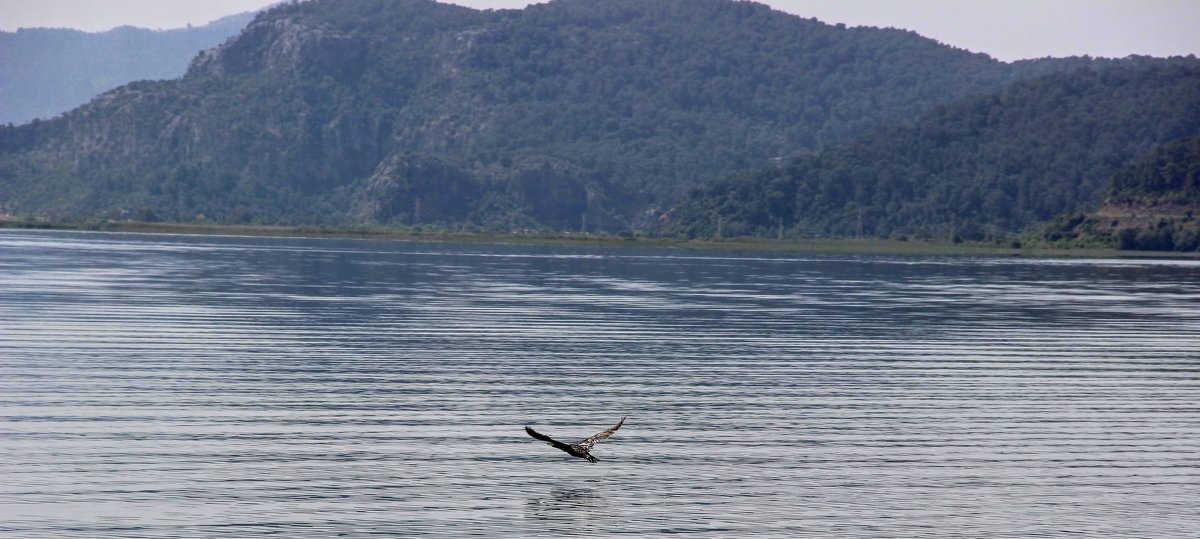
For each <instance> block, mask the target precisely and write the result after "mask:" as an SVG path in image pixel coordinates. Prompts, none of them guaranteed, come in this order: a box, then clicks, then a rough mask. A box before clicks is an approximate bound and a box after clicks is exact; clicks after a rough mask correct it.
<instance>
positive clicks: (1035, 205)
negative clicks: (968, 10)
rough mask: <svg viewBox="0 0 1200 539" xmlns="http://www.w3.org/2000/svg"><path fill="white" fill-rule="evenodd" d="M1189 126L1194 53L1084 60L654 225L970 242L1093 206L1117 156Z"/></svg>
mask: <svg viewBox="0 0 1200 539" xmlns="http://www.w3.org/2000/svg"><path fill="white" fill-rule="evenodd" d="M1196 133H1200V66H1197V65H1196V64H1195V62H1194V61H1188V60H1185V59H1180V61H1179V62H1178V63H1177V64H1176V65H1170V63H1169V62H1168V63H1163V64H1161V65H1158V66H1153V67H1137V66H1126V67H1115V68H1109V69H1093V68H1084V69H1080V70H1076V71H1072V72H1069V73H1059V74H1053V75H1048V76H1045V77H1039V78H1035V79H1031V80H1027V81H1021V82H1017V83H1015V84H1013V85H1012V86H1010V87H1008V88H1006V89H1004V90H1002V91H1000V92H998V93H995V94H992V95H988V96H983V97H978V98H972V99H967V100H964V101H961V102H958V103H955V104H952V105H947V106H942V107H938V108H935V109H934V110H931V111H930V112H928V113H926V114H925V115H924V116H922V118H921V119H919V120H918V121H916V122H915V123H914V124H912V125H909V126H901V127H886V128H881V129H878V130H875V131H873V132H871V133H869V134H867V135H865V136H863V137H860V138H858V139H855V140H853V141H850V142H847V143H845V144H841V145H837V146H835V147H832V148H829V149H827V150H825V151H822V152H819V153H817V154H814V155H810V156H806V157H801V158H798V159H796V160H795V161H793V162H791V163H788V164H787V165H786V166H779V167H771V168H768V169H763V170H760V171H759V172H756V173H751V174H745V175H741V176H737V177H730V178H725V179H723V180H721V181H718V182H714V183H712V184H710V185H707V186H705V187H704V188H701V189H697V190H695V191H694V192H693V193H691V196H690V197H689V198H688V199H687V200H686V201H685V202H684V203H682V204H680V206H679V207H678V208H677V210H676V211H675V212H673V213H672V215H671V216H670V222H669V223H668V225H667V226H666V232H668V233H673V234H680V235H688V236H703V237H711V236H713V235H716V234H717V229H718V227H720V228H721V234H722V235H769V236H776V235H784V236H787V235H796V234H805V235H836V236H858V235H868V236H884V237H886V236H901V235H903V236H910V235H915V236H917V237H929V238H953V237H959V238H966V239H984V238H988V237H993V236H998V235H1001V234H1004V233H1012V232H1018V231H1021V230H1024V229H1025V228H1026V227H1029V226H1031V225H1034V224H1037V223H1039V222H1042V221H1045V220H1048V219H1052V218H1054V217H1055V216H1057V215H1059V214H1062V213H1064V212H1078V211H1085V210H1087V209H1089V208H1095V207H1096V206H1098V205H1099V204H1100V202H1101V201H1102V198H1103V197H1104V195H1105V194H1106V190H1107V188H1108V186H1109V182H1110V178H1111V177H1112V176H1113V174H1114V173H1115V172H1117V171H1118V170H1119V169H1120V168H1121V167H1122V166H1124V165H1126V164H1127V163H1128V162H1129V161H1130V160H1131V159H1133V158H1135V157H1137V156H1138V155H1141V154H1143V153H1145V152H1147V151H1149V150H1151V149H1152V148H1154V147H1155V146H1156V145H1158V144H1163V143H1166V142H1170V141H1172V140H1176V139H1179V138H1182V137H1186V136H1189V135H1193V134H1196Z"/></svg>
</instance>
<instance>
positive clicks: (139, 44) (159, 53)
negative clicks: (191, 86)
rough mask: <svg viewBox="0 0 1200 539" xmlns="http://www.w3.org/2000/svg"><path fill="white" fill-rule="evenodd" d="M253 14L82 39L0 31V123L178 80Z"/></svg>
mask: <svg viewBox="0 0 1200 539" xmlns="http://www.w3.org/2000/svg"><path fill="white" fill-rule="evenodd" d="M253 17H254V14H253V13H243V14H240V15H230V16H228V17H224V18H222V19H219V20H216V21H213V22H211V23H209V24H206V25H204V26H196V27H191V26H189V27H187V28H179V29H174V30H160V31H155V30H147V29H144V28H134V27H132V26H122V27H119V28H114V29H112V30H109V31H107V32H97V33H88V32H80V31H78V30H67V29H62V28H21V29H19V30H17V31H16V32H0V124H4V123H13V124H21V123H25V122H28V121H30V120H33V119H34V118H43V119H44V118H50V117H52V116H54V115H56V114H61V113H64V112H66V111H68V110H71V109H73V108H75V107H78V106H79V105H82V104H84V103H86V102H87V101H88V100H90V99H92V98H93V97H96V96H97V95H100V94H101V93H103V92H106V91H108V90H111V89H113V88H116V87H117V86H120V85H122V84H125V83H128V82H131V81H135V80H146V79H173V78H178V77H180V76H183V74H184V72H185V71H186V70H187V66H188V61H190V60H191V59H192V57H194V56H195V55H196V53H198V52H200V51H201V50H203V49H207V48H211V47H215V46H217V45H219V44H220V43H221V42H223V41H225V40H226V39H228V38H229V37H230V36H233V35H235V34H237V33H238V32H239V31H241V29H242V28H244V27H245V26H246V24H247V23H249V22H250V20H251V19H252V18H253Z"/></svg>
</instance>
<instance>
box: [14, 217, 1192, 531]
mask: <svg viewBox="0 0 1200 539" xmlns="http://www.w3.org/2000/svg"><path fill="white" fill-rule="evenodd" d="M622 416H628V419H627V420H626V423H625V425H624V427H623V428H622V429H621V430H619V431H618V432H617V433H616V434H615V435H613V437H612V438H610V439H609V440H607V441H604V442H602V443H599V444H597V445H596V447H595V448H594V450H593V454H594V455H595V456H596V457H597V458H599V459H600V461H599V462H598V463H596V464H589V463H588V462H587V461H585V460H582V459H576V458H572V457H570V456H568V455H566V454H565V453H562V452H560V451H557V450H555V449H554V448H552V447H549V446H547V445H545V444H544V443H541V442H538V441H536V440H533V439H532V438H530V437H528V436H526V434H525V433H524V431H523V427H524V426H525V425H529V426H532V427H534V428H536V429H538V430H539V431H541V432H544V433H546V434H549V435H551V436H554V437H556V438H558V439H562V440H567V441H573V440H577V439H579V438H583V437H585V436H588V435H591V434H594V433H596V432H598V431H600V430H602V429H604V428H607V427H609V426H611V425H613V424H614V423H616V421H617V420H618V419H620V418H621V417H622ZM0 477H2V478H3V481H2V482H0V536H4V537H13V538H23V539H24V538H43V537H106V538H108V537H119V538H126V537H147V538H171V537H189V538H190V537H217V536H220V537H260V536H267V535H275V536H282V537H367V536H392V537H412V536H446V537H462V536H469V535H473V536H497V537H511V536H529V537H539V536H540V537H561V536H571V535H577V536H608V535H651V534H662V533H681V534H690V535H695V536H701V537H738V536H755V535H760V536H787V537H867V536H873V537H1034V536H1065V535H1083V536H1093V537H1095V536H1109V537H1112V536H1126V537H1131V536H1139V537H1156V538H1164V537H1194V536H1195V534H1196V530H1197V529H1200V509H1198V508H1200V503H1198V502H1197V500H1200V263H1197V262H1196V261H1150V260H1040V259H1025V258H1020V259H1018V258H1012V259H1005V258H950V257H946V258H938V257H891V256H832V255H831V256H820V255H784V254H764V253H732V252H705V251H690V250H669V249H661V250H659V249H627V250H623V249H608V248H564V247H537V246H514V245H456V244H438V243H406V242H370V241H338V240H311V239H279V238H270V239H268V238H235V237H212V236H167V235H149V234H101V233H73V232H28V231H0Z"/></svg>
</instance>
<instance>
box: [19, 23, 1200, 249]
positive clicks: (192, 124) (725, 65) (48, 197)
mask: <svg viewBox="0 0 1200 539" xmlns="http://www.w3.org/2000/svg"><path fill="white" fill-rule="evenodd" d="M1131 62H1134V61H1133V60H1131ZM1179 62H1182V63H1192V64H1194V63H1195V62H1194V59H1191V60H1177V61H1176V63H1179ZM1129 63H1130V62H1093V61H1091V60H1090V59H1072V60H1069V61H1065V62H1057V61H1052V60H1045V61H1037V62H1030V63H1020V64H1012V65H1010V64H1004V63H1001V62H997V61H995V60H992V59H991V58H988V57H986V56H984V55H979V54H971V53H968V52H966V51H962V50H957V49H953V48H950V47H946V46H944V45H940V44H938V43H936V42H934V41H932V40H929V39H925V38H922V37H920V36H918V35H916V34H913V33H911V32H903V31H897V30H880V29H846V28H844V27H840V26H829V25H825V24H823V23H820V22H818V21H816V20H806V19H802V18H799V17H794V16H791V15H787V14H783V13H780V12H775V11H772V10H770V9H769V8H767V7H766V6H762V5H758V4H753V3H748V2H733V1H728V0H608V1H605V2H595V1H592V0H556V1H553V2H549V3H546V4H536V5H533V6H531V7H529V8H527V9H524V10H519V11H517V10H501V11H476V10H471V9H467V8H462V7H457V6H452V5H448V4H439V3H436V2H433V1H432V0H355V1H353V2H350V1H337V0H313V1H309V2H293V3H284V4H280V5H278V6H276V7H274V8H272V9H271V10H268V11H267V12H265V13H263V14H260V15H259V16H258V17H257V18H256V19H255V20H254V22H252V23H251V24H250V25H249V26H248V27H247V28H246V30H245V31H243V33H242V34H241V35H240V36H238V37H237V38H235V39H233V40H231V41H229V42H227V43H226V44H225V45H223V46H222V47H221V48H219V49H217V50H215V51H208V52H205V53H202V54H201V55H200V56H199V57H197V58H196V59H195V60H193V62H192V66H191V68H190V69H189V72H188V73H187V75H186V76H185V77H184V78H183V79H181V80H177V81H168V82H156V83H144V82H143V83H134V84H130V85H127V86H124V87H122V88H119V89H117V90H114V91H112V92H109V93H108V94H105V95H103V96H101V97H100V98H98V99H96V100H95V101H93V102H92V103H89V104H88V105H86V106H84V107H81V108H80V109H77V110H75V111H73V112H71V113H69V114H66V115H64V116H63V117H61V118H57V119H54V120H52V121H47V122H40V123H39V124H30V125H25V126H20V127H16V128H4V127H0V208H3V209H5V210H6V211H8V212H10V213H14V214H18V215H22V216H39V215H40V216H56V217H74V218H76V219H79V218H87V217H94V216H107V215H130V214H133V215H137V214H139V212H140V214H142V215H149V214H148V213H146V212H144V211H142V210H143V209H151V210H153V215H154V216H155V217H157V218H158V219H162V220H168V221H185V222H186V221H193V220H195V219H197V216H199V215H201V214H203V215H204V216H205V217H206V219H207V220H216V221H227V222H238V223H264V224H338V225H346V224H360V223H364V222H365V223H390V224H403V225H411V224H422V223H424V224H429V225H435V224H436V225H438V226H452V225H455V224H457V225H460V226H469V227H479V228H483V229H507V228H531V229H553V230H577V229H580V228H586V229H589V230H608V231H619V230H638V231H643V232H644V231H653V230H655V229H656V228H657V227H658V226H660V225H661V224H662V223H664V222H665V223H674V222H675V221H672V219H671V218H670V217H669V215H671V214H669V212H668V211H664V209H665V208H669V207H671V205H673V204H674V203H675V202H676V201H677V200H679V199H680V197H681V196H682V195H684V194H685V193H687V192H688V190H689V189H691V188H693V187H695V186H697V185H701V184H703V183H705V182H708V181H711V180H714V179H717V178H721V177H725V176H729V175H731V174H736V173H739V172H741V171H745V170H751V169H755V168H758V167H761V166H763V165H764V164H768V163H774V162H776V160H781V159H782V158H786V157H790V156H794V155H800V154H805V153H811V152H816V151H819V150H821V149H823V148H827V147H830V146H831V145H834V144H838V143H840V142H843V141H845V140H847V139H850V138H852V137H856V136H860V135H863V134H864V133H868V132H870V131H871V130H873V129H878V128H879V127H880V126H884V125H893V124H904V123H909V122H911V121H913V120H915V119H916V118H917V117H918V116H919V115H921V114H922V113H924V112H927V111H929V110H930V109H931V108H932V107H934V106H937V105H939V104H945V103H949V102H952V101H955V100H960V99H963V98H968V97H970V96H976V95H982V94H986V93H989V92H994V91H996V90H998V89H1000V88H1002V87H1004V86H1006V85H1008V84H1009V83H1011V81H1013V80H1014V79H1019V78H1021V77H1025V76H1027V75H1029V74H1033V73H1043V72H1055V71H1056V70H1060V69H1065V68H1066V67H1069V66H1074V65H1080V64H1084V65H1089V66H1096V67H1111V66H1110V64H1112V65H1125V64H1129ZM1134 63H1137V64H1143V63H1151V64H1157V63H1163V62H1158V61H1151V60H1147V59H1139V60H1136V62H1134ZM1097 76H1098V75H1097ZM1050 89H1052V88H1050V87H1047V88H1045V90H1050ZM1042 90H1043V89H1039V88H1036V87H1035V88H1030V89H1027V90H1025V91H1027V92H1030V93H1031V95H1030V96H1027V97H1023V96H1021V95H1013V96H1011V99H1015V100H1018V101H1020V100H1022V99H1025V100H1029V99H1035V98H1036V95H1032V94H1036V93H1037V92H1040V91H1042ZM1058 99H1062V100H1064V102H1075V101H1077V100H1078V99H1076V97H1073V96H1071V95H1065V96H1060V97H1059V98H1058ZM1155 99H1157V98H1155ZM1156 102H1158V101H1156ZM973 103H976V104H975V105H971V106H976V107H982V108H983V113H984V114H985V116H986V114H987V110H989V109H990V108H991V107H993V105H992V104H989V103H986V102H973ZM1097 106H1101V107H1103V106H1108V105H1107V104H1105V103H1098V105H1097ZM1001 108H1003V107H1001ZM937 114H949V113H948V112H945V111H943V112H940V113H937ZM1010 120H1011V121H1016V120H1018V119H1013V118H1006V119H1004V121H1010ZM1064 121H1066V120H1064ZM948 122H949V120H948ZM942 127H943V128H944V130H945V132H944V133H941V134H939V135H937V136H938V137H941V138H944V139H947V140H949V139H952V138H954V137H960V136H967V135H969V134H970V133H971V130H972V129H975V127H972V126H971V125H965V126H955V125H952V123H947V124H946V125H945V126H942ZM964 130H965V131H964ZM960 131H961V132H960ZM886 132H887V131H882V132H880V133H886ZM897 132H898V133H901V134H903V133H907V132H905V131H903V130H900V131H897ZM875 136H876V137H881V136H883V135H878V134H877V135H875ZM968 138H969V137H968ZM1146 138H1147V140H1148V141H1150V142H1153V141H1157V140H1160V137H1158V136H1157V135H1155V136H1147V137H1146ZM1148 143H1149V142H1148ZM889 144H893V145H895V146H896V147H897V149H898V150H899V149H900V148H901V147H902V146H903V145H900V144H899V143H895V142H893V143H889ZM996 149H997V150H999V151H1003V152H1007V153H1011V154H1017V153H1020V152H1023V151H1025V150H1026V149H1027V148H1024V147H1021V146H1019V145H1018V146H1012V147H1002V148H996ZM1107 149H1108V148H1107V147H1106V146H1103V145H1101V146H1099V147H1097V149H1096V152H1097V153H1100V152H1103V151H1106V150H1107ZM839 151H844V150H839ZM935 153H936V152H935ZM949 153H953V152H949ZM1051 153H1052V152H1048V151H1044V152H1040V153H1039V152H1035V153H1034V154H1032V155H1030V156H1029V157H1030V158H1033V159H1042V158H1046V157H1047V156H1049V158H1054V156H1053V155H1049V154H1051ZM829 155H833V154H829ZM1072 158H1073V157H1072ZM796 166H797V165H793V166H792V167H791V168H788V169H779V170H774V171H771V172H770V173H768V176H770V177H769V178H768V179H769V180H770V182H768V183H771V182H774V183H772V184H771V185H770V186H768V187H769V189H767V190H765V191H761V192H760V191H757V190H755V189H752V188H750V186H747V188H745V189H740V188H739V189H740V190H739V191H738V193H737V197H736V199H733V200H730V201H728V203H726V202H722V203H721V204H722V205H728V206H729V208H728V211H729V212H730V213H729V215H730V218H729V219H728V222H727V224H726V230H725V232H726V233H727V234H742V233H764V234H771V235H776V234H778V232H779V231H780V230H784V229H786V230H794V229H796V227H797V226H798V225H801V224H803V226H806V227H807V226H813V227H823V229H824V230H829V231H835V232H838V233H854V232H856V231H858V230H863V231H864V232H865V233H881V232H885V231H886V230H890V229H897V230H898V229H900V228H901V227H899V224H900V222H897V223H893V224H890V225H888V224H879V220H880V215H882V214H883V212H885V211H887V212H890V211H891V210H893V209H896V210H898V211H900V213H899V215H900V217H898V219H900V220H901V222H905V223H909V222H917V221H918V220H919V219H925V217H922V216H924V215H932V214H936V213H937V210H936V204H941V203H954V202H955V201H954V200H952V197H953V196H958V195H955V194H954V192H956V191H954V190H953V189H951V190H950V191H954V192H950V191H948V192H946V193H941V192H940V191H939V194H938V195H937V197H934V198H928V200H925V201H924V202H919V203H915V204H913V205H911V207H910V205H906V204H907V203H904V204H903V205H902V207H897V208H891V207H890V206H889V204H891V203H892V202H896V203H897V204H901V203H902V201H904V200H907V199H906V198H904V197H903V196H899V195H887V196H886V197H885V198H886V200H885V199H884V198H880V199H879V200H878V201H877V200H876V198H879V197H884V195H882V194H878V193H883V192H886V191H888V189H892V190H900V191H904V190H912V189H916V188H917V187H916V186H915V185H913V186H909V184H910V183H912V182H913V180H912V179H911V177H910V176H909V172H913V171H918V169H919V168H920V167H917V166H916V165H915V164H914V165H911V166H907V165H906V166H903V167H902V166H895V167H885V168H881V169H880V170H867V169H864V168H863V166H864V165H862V164H860V163H853V162H846V163H842V166H841V167H840V168H833V169H828V170H822V172H821V174H826V175H829V176H830V179H829V180H828V181H827V180H821V181H819V182H808V181H807V180H806V182H804V184H805V185H806V186H807V187H804V189H803V190H801V189H800V183H801V182H796V181H794V180H793V178H794V174H792V173H791V172H789V171H790V170H792V169H793V168H795V167H796ZM1014 166H1016V165H1014ZM906 167H907V168H906ZM910 168H911V169H912V170H909V169H910ZM1018 168H1019V167H1018ZM1022 174H1025V173H1024V172H1019V171H1017V169H1014V171H1004V172H1003V173H1002V174H1000V176H999V177H997V178H985V179H983V181H985V182H992V183H1000V184H1004V185H1007V183H1005V182H1010V181H1016V180H1011V179H1010V178H1011V177H1012V176H1013V175H1017V176H1021V175H1022ZM871 175H875V176H877V177H872V176H871ZM1022 177H1024V176H1022ZM850 178H853V179H854V181H849V179H850ZM835 179H836V181H834V180H835ZM1021 181H1026V180H1021ZM1028 181H1033V180H1028ZM1037 181H1041V180H1037ZM752 183H753V182H751V184H752ZM876 184H878V185H885V186H889V187H887V188H886V189H881V190H877V189H875V188H874V187H871V186H872V185H876ZM1005 189H1007V187H1005V188H1001V189H989V190H987V193H989V194H990V193H993V192H1001V193H1005V192H1007V191H1005ZM1021 189H1024V191H1021V192H1024V193H1026V195H1022V196H1026V197H1027V198H1028V200H1025V202H1027V203H1028V204H1027V206H1028V207H1023V206H1018V205H1013V204H1010V201H1009V200H1008V199H1005V198H1003V197H1000V198H995V199H992V198H988V199H987V203H988V204H991V205H992V206H995V207H997V208H999V209H998V210H997V211H1001V210H1004V209H1005V208H1008V210H1005V211H1012V212H1014V213H1015V214H1016V217H1014V218H1013V220H1014V221H1013V222H1019V221H1021V220H1022V219H1027V218H1028V215H1040V214H1039V213H1037V212H1038V211H1042V210H1040V209H1038V208H1036V207H1034V206H1036V204H1041V203H1042V202H1041V200H1040V199H1037V198H1036V197H1034V196H1033V195H1032V193H1033V190H1032V188H1031V187H1029V186H1024V185H1023V184H1021V185H1018V188H1017V190H1018V191H1020V190H1021ZM810 191H811V192H810ZM1080 192H1082V191H1081V190H1079V189H1076V190H1075V191H1070V190H1067V191H1064V192H1062V193H1059V194H1058V195H1056V196H1057V199H1061V200H1072V201H1073V200H1075V198H1074V197H1077V196H1079V193H1080ZM797 196H803V197H804V198H802V199H801V200H803V201H804V203H803V204H799V205H798V204H797V202H796V201H797V200H798V199H797ZM972 196H973V195H972ZM1014 196H1015V195H1014ZM938 197H941V198H938ZM946 197H951V198H946ZM418 199H419V200H420V203H419V206H420V211H417V208H418V202H417V200H418ZM1057 199H1056V200H1057ZM1023 200H1024V199H1023ZM850 201H852V202H853V203H854V205H853V206H851V205H849V202H850ZM1072 203H1073V202H1072ZM1063 205H1065V204H1064V203H1061V202H1059V203H1047V206H1048V208H1050V209H1053V208H1057V207H1059V206H1063ZM751 206H756V207H758V209H755V210H749V209H747V212H748V213H746V214H745V215H742V214H741V213H738V212H739V211H741V210H737V211H735V209H736V208H750V207H751ZM735 207H736V208H735ZM723 211H724V210H723ZM819 212H829V213H828V215H829V216H828V217H817V215H819ZM847 212H848V213H847ZM1031 212H1032V213H1031ZM735 214H736V215H735ZM847 215H848V216H849V217H848V218H847V217H846V216H847ZM664 217H666V218H665V219H664ZM967 221H968V219H967V218H966V217H962V218H961V219H959V220H958V222H959V223H960V224H961V225H963V227H964V228H963V229H964V230H967V229H968V228H967V226H968V225H972V226H973V224H972V223H968V222H967ZM860 222H861V223H863V224H862V226H859V225H858V223H860ZM929 222H935V223H936V220H932V221H929ZM672 226H692V227H696V226H700V225H696V224H692V225H672ZM977 228H978V227H977ZM691 231H692V232H695V233H700V231H699V230H698V229H697V230H691ZM710 234H711V232H710Z"/></svg>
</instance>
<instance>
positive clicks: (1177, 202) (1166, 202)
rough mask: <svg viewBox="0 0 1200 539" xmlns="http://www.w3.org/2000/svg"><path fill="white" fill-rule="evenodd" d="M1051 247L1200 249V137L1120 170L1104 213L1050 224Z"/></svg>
mask: <svg viewBox="0 0 1200 539" xmlns="http://www.w3.org/2000/svg"><path fill="white" fill-rule="evenodd" d="M1042 237H1043V238H1044V239H1045V240H1047V241H1051V242H1067V243H1077V244H1082V245H1088V244H1096V243H1100V244H1107V245H1111V246H1114V247H1117V248H1120V249H1132V250H1157V251H1197V250H1200V134H1198V135H1194V136H1191V137H1187V138H1184V139H1181V140H1176V141H1173V142H1169V143H1167V144H1163V145H1161V146H1158V147H1156V148H1155V149H1154V151H1152V152H1149V153H1147V154H1145V155H1143V156H1140V157H1139V158H1137V159H1134V160H1133V161H1132V162H1131V163H1130V164H1129V165H1127V166H1126V167H1124V168H1122V169H1121V170H1119V171H1118V172H1117V173H1116V174H1114V175H1113V177H1112V182H1111V184H1110V187H1109V190H1108V198H1107V199H1105V201H1104V204H1103V205H1101V206H1100V208H1099V209H1097V210H1095V211H1091V212H1078V213H1073V214H1066V215H1063V216H1060V217H1059V218H1057V219H1055V220H1054V221H1052V222H1051V223H1049V224H1047V226H1045V227H1044V229H1043V231H1042Z"/></svg>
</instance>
